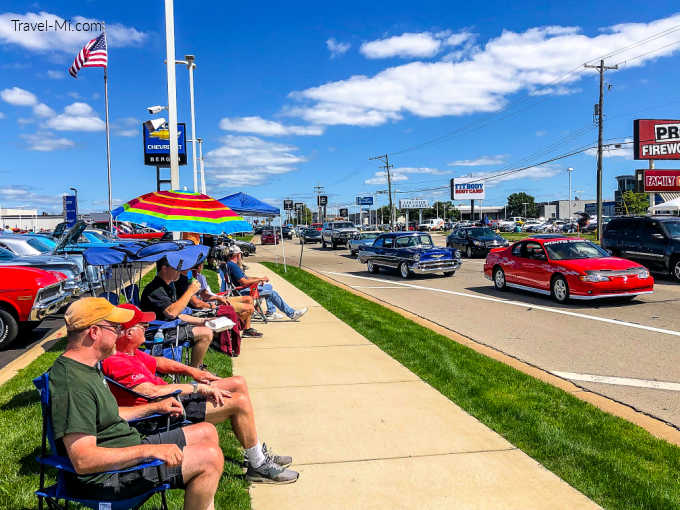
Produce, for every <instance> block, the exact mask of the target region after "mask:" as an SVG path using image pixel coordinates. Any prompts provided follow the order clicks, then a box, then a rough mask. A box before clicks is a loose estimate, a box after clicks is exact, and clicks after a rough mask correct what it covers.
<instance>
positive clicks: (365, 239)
mask: <svg viewBox="0 0 680 510" xmlns="http://www.w3.org/2000/svg"><path fill="white" fill-rule="evenodd" d="M379 235H380V232H361V233H360V234H356V235H355V236H354V237H353V238H352V239H350V240H349V242H348V243H347V247H348V248H349V254H350V255H351V256H352V257H355V256H356V255H357V254H358V253H359V248H360V247H362V246H371V245H372V244H373V241H375V240H376V238H377V237H378V236H379Z"/></svg>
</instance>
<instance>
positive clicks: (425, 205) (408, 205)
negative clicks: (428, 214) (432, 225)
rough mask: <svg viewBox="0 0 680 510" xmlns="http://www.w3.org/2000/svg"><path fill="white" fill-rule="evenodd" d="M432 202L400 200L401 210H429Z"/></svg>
mask: <svg viewBox="0 0 680 510" xmlns="http://www.w3.org/2000/svg"><path fill="white" fill-rule="evenodd" d="M429 207H430V202H428V201H427V200H413V199H410V198H404V199H402V200H399V209H429Z"/></svg>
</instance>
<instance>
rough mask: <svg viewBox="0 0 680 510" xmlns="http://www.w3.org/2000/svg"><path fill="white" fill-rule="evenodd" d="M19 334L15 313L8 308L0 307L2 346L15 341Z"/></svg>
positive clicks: (0, 344)
mask: <svg viewBox="0 0 680 510" xmlns="http://www.w3.org/2000/svg"><path fill="white" fill-rule="evenodd" d="M18 334H19V324H18V323H17V320H16V319H15V318H14V315H12V314H11V313H9V312H8V311H7V310H2V309H0V348H2V347H6V346H8V345H9V344H11V343H12V342H14V340H15V339H16V337H17V335H18Z"/></svg>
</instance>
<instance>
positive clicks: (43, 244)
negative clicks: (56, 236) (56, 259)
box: [26, 237, 57, 253]
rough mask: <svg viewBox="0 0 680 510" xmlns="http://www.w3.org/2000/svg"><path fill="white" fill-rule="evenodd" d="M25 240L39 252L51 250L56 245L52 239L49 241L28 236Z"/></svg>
mask: <svg viewBox="0 0 680 510" xmlns="http://www.w3.org/2000/svg"><path fill="white" fill-rule="evenodd" d="M26 242H27V243H28V244H29V246H31V247H33V248H35V249H36V250H38V251H39V252H40V253H48V252H51V251H52V250H53V249H54V247H55V246H56V245H57V243H55V242H54V241H52V242H50V240H48V239H39V238H37V237H29V238H28V239H27V240H26Z"/></svg>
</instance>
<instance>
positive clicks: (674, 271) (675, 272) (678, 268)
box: [671, 258, 680, 282]
mask: <svg viewBox="0 0 680 510" xmlns="http://www.w3.org/2000/svg"><path fill="white" fill-rule="evenodd" d="M671 276H672V277H673V279H674V280H675V281H676V282H680V258H677V259H675V260H674V261H673V263H672V264H671Z"/></svg>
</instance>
